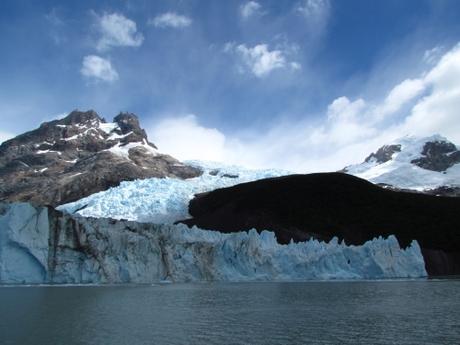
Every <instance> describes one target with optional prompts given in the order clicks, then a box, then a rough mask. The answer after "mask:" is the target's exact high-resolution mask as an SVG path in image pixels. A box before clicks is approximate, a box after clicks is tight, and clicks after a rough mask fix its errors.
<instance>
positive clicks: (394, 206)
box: [181, 173, 460, 275]
mask: <svg viewBox="0 0 460 345" xmlns="http://www.w3.org/2000/svg"><path fill="white" fill-rule="evenodd" d="M459 209H460V198H452V197H439V196H433V195H425V194H419V193H407V192H401V191H393V190H388V189H384V188H381V187H379V186H376V185H374V184H372V183H370V182H368V181H366V180H363V179H360V178H358V177H355V176H351V175H347V174H343V173H319V174H308V175H288V176H282V177H274V178H268V179H263V180H258V181H254V182H248V183H242V184H238V185H235V186H232V187H228V188H221V189H216V190H214V191H211V192H207V193H202V194H198V195H196V196H195V198H194V199H192V200H191V202H190V204H189V213H190V214H191V216H192V217H193V218H191V219H187V220H184V221H182V222H181V223H185V224H186V225H188V226H197V227H199V228H201V229H209V230H217V231H221V232H226V233H233V232H238V231H247V230H249V229H257V230H258V231H262V230H266V229H269V230H270V231H273V232H274V233H275V235H276V238H277V240H278V242H279V243H285V244H287V243H289V242H290V241H291V239H293V240H294V241H295V242H302V241H306V240H309V239H312V238H314V239H317V240H322V241H331V239H332V238H334V237H337V238H338V239H339V241H342V240H344V241H345V243H346V244H347V245H350V244H352V245H362V244H363V243H365V242H366V241H369V240H372V239H373V238H376V237H379V236H384V237H387V236H390V235H394V236H396V238H397V239H398V241H399V244H400V245H401V247H407V246H409V245H410V244H411V243H412V241H413V240H416V241H417V242H418V243H419V245H420V247H421V249H422V254H423V257H424V259H425V265H426V270H427V272H428V274H430V275H445V274H460V232H459V231H458V229H460V218H459V217H458V210H459Z"/></svg>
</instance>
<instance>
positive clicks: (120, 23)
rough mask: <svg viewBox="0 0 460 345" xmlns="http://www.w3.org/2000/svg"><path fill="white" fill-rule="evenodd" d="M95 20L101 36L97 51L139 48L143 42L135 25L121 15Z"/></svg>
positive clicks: (108, 15) (106, 16)
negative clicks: (116, 48) (115, 48)
mask: <svg viewBox="0 0 460 345" xmlns="http://www.w3.org/2000/svg"><path fill="white" fill-rule="evenodd" d="M97 19H98V27H99V31H100V34H101V37H100V39H99V41H98V42H97V45H96V49H97V50H99V51H105V50H108V49H110V48H112V47H139V46H140V45H141V44H142V42H143V41H144V36H143V35H142V33H140V32H138V31H137V25H136V23H135V22H134V21H132V20H131V19H128V18H126V17H125V16H123V15H122V14H118V13H112V14H104V15H102V16H101V17H98V18H97Z"/></svg>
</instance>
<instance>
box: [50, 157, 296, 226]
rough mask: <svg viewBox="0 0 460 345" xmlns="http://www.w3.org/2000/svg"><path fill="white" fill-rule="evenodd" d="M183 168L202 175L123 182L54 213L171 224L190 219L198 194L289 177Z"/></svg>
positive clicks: (204, 165)
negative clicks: (279, 177) (192, 205)
mask: <svg viewBox="0 0 460 345" xmlns="http://www.w3.org/2000/svg"><path fill="white" fill-rule="evenodd" d="M185 164H187V165H191V166H194V167H197V168H199V169H201V170H202V171H203V174H202V175H201V176H199V177H195V178H191V179H187V180H181V179H176V178H149V179H143V180H134V181H124V182H121V183H120V185H119V186H117V187H113V188H110V189H108V190H106V191H103V192H99V193H95V194H92V195H90V196H88V197H86V198H83V199H80V200H78V201H75V202H72V203H68V204H64V205H60V206H58V208H57V209H58V210H61V211H65V212H68V213H71V214H76V215H80V216H84V217H98V218H113V219H126V220H133V221H138V222H153V223H159V224H160V223H165V224H172V223H174V222H175V221H178V220H182V219H185V218H189V217H190V215H189V213H188V204H189V202H190V200H191V199H193V197H194V195H195V194H197V193H203V192H208V191H212V190H215V189H217V188H224V187H231V186H234V185H236V184H239V183H244V182H251V181H255V180H260V179H264V178H270V177H278V176H283V175H289V174H290V172H288V171H284V170H276V169H265V170H250V169H245V168H242V167H238V166H232V165H223V164H221V163H214V162H203V161H187V162H185Z"/></svg>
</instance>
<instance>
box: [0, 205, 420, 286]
mask: <svg viewBox="0 0 460 345" xmlns="http://www.w3.org/2000/svg"><path fill="white" fill-rule="evenodd" d="M423 276H426V271H425V268H424V263H423V258H422V256H421V253H420V248H419V246H418V244H417V242H413V243H412V244H411V245H410V247H408V248H407V249H405V250H404V249H400V247H399V244H398V242H397V240H396V238H395V237H394V236H390V237H388V239H383V238H378V239H374V240H372V241H369V242H367V243H365V244H363V245H362V246H350V247H348V246H345V245H344V244H343V243H338V241H337V240H336V239H334V240H332V241H331V242H329V243H324V242H318V241H309V242H304V243H296V244H295V243H292V244H289V245H280V244H278V243H277V242H276V239H275V237H274V234H273V233H271V232H267V231H264V232H262V233H261V234H258V233H257V232H256V231H255V230H251V231H249V232H240V233H234V234H222V233H218V232H213V231H205V230H200V229H197V228H193V229H188V228H187V227H186V226H185V225H182V224H180V225H158V224H147V223H137V222H129V221H116V220H112V219H104V218H82V217H71V216H69V215H66V214H63V213H61V212H58V211H55V210H54V209H52V208H51V207H49V208H46V207H34V206H32V205H30V204H28V203H13V204H0V284H5V283H6V284H22V283H26V284H41V283H53V284H61V283H66V284H89V283H91V284H104V283H110V284H113V283H158V282H161V281H165V280H166V281H171V282H186V281H258V280H259V281H260V280H275V281H283V280H287V281H292V280H309V279H379V278H380V279H381V278H403V277H404V278H416V277H423Z"/></svg>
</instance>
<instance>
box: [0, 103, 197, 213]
mask: <svg viewBox="0 0 460 345" xmlns="http://www.w3.org/2000/svg"><path fill="white" fill-rule="evenodd" d="M171 135H173V133H171ZM200 174H201V170H200V169H197V168H195V167H191V166H188V165H185V164H183V163H181V162H179V161H178V160H177V159H175V158H173V157H171V156H168V155H165V154H161V153H159V152H158V150H157V148H156V146H155V145H154V144H152V143H150V142H149V141H148V138H147V135H146V133H145V131H144V130H143V129H142V128H141V127H140V124H139V120H138V118H137V116H136V115H134V114H131V113H120V114H119V115H117V116H116V117H115V118H114V120H113V122H112V123H107V122H106V121H105V120H104V119H102V118H101V117H99V115H98V114H97V113H96V112H95V111H92V110H90V111H86V112H82V111H78V110H75V111H73V112H71V113H70V114H69V115H68V116H66V117H65V118H63V119H60V120H54V121H50V122H45V123H43V124H42V125H41V126H40V127H39V128H37V129H35V130H32V131H30V132H27V133H24V134H21V135H19V136H17V137H15V138H13V139H10V140H8V141H5V142H3V143H2V144H1V145H0V200H4V201H29V202H32V203H34V204H39V205H45V204H47V205H53V206H57V205H60V204H63V203H67V202H71V201H75V200H79V199H81V198H84V197H86V196H88V195H91V194H93V193H96V192H99V191H103V190H106V189H108V188H110V187H113V186H117V185H119V184H120V182H121V181H126V180H135V179H144V178H150V177H159V178H162V177H175V178H180V179H186V178H191V177H196V176H199V175H200Z"/></svg>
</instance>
